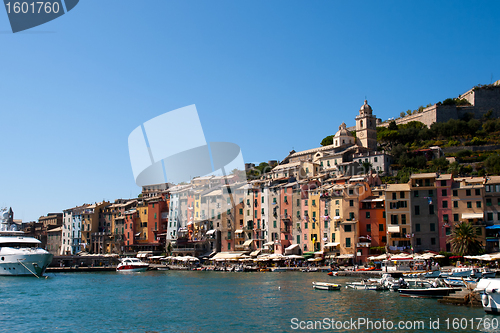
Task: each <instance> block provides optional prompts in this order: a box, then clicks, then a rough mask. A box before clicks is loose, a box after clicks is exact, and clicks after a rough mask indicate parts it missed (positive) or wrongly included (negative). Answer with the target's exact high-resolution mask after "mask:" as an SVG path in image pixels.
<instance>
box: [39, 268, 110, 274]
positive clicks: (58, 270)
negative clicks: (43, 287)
mask: <svg viewBox="0 0 500 333" xmlns="http://www.w3.org/2000/svg"><path fill="white" fill-rule="evenodd" d="M114 271H116V266H96V267H79V266H72V267H47V269H46V270H45V273H77V272H114Z"/></svg>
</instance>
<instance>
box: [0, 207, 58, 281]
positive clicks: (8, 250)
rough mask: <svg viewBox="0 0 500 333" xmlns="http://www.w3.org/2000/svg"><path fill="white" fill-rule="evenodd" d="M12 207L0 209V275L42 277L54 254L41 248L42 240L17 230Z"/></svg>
mask: <svg viewBox="0 0 500 333" xmlns="http://www.w3.org/2000/svg"><path fill="white" fill-rule="evenodd" d="M13 216H14V213H13V212H12V209H9V210H8V211H7V210H6V209H3V210H2V211H0V275H34V276H36V277H40V276H42V275H43V274H44V273H45V270H46V268H47V266H49V264H50V263H51V262H52V257H53V255H52V254H51V253H49V252H47V251H46V250H44V249H42V248H40V247H39V246H40V244H41V242H40V241H39V240H38V239H36V238H33V237H26V236H24V232H22V231H18V230H17V225H16V224H15V223H14V220H13Z"/></svg>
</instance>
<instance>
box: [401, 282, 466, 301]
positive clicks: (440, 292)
mask: <svg viewBox="0 0 500 333" xmlns="http://www.w3.org/2000/svg"><path fill="white" fill-rule="evenodd" d="M406 282H407V283H408V288H400V289H399V290H398V292H399V294H400V295H401V296H410V297H433V298H441V297H444V296H449V295H450V294H452V293H454V292H456V291H460V290H461V288H454V287H445V286H442V285H441V283H439V282H438V281H437V280H436V281H433V282H432V283H431V282H430V281H424V280H415V281H412V280H410V281H408V280H407V281H406Z"/></svg>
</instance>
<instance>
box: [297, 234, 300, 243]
mask: <svg viewBox="0 0 500 333" xmlns="http://www.w3.org/2000/svg"><path fill="white" fill-rule="evenodd" d="M297 244H300V235H297Z"/></svg>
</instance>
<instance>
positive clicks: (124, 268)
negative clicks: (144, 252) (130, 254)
mask: <svg viewBox="0 0 500 333" xmlns="http://www.w3.org/2000/svg"><path fill="white" fill-rule="evenodd" d="M148 268H149V264H147V263H145V262H142V261H140V260H139V259H137V258H124V259H122V260H121V262H120V263H119V264H118V266H117V267H116V271H117V272H131V273H133V272H145V271H147V269H148Z"/></svg>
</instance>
